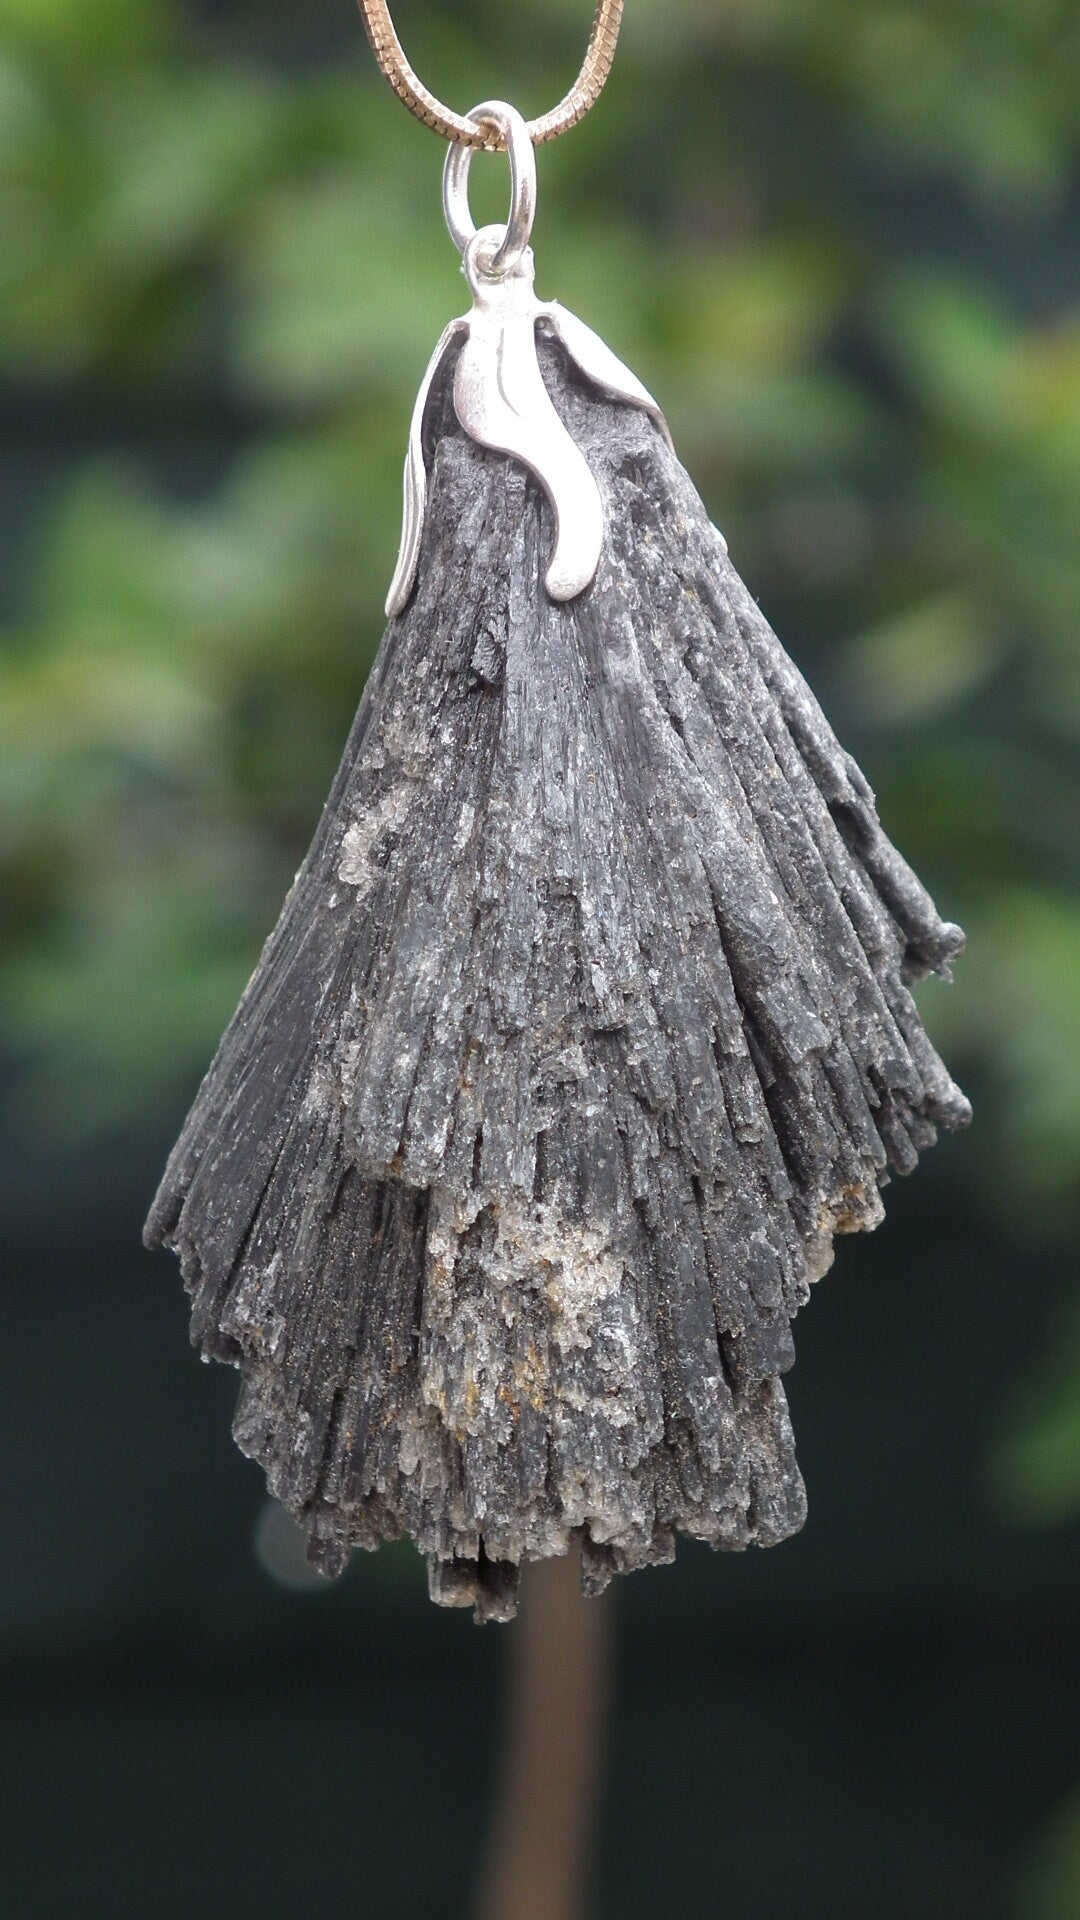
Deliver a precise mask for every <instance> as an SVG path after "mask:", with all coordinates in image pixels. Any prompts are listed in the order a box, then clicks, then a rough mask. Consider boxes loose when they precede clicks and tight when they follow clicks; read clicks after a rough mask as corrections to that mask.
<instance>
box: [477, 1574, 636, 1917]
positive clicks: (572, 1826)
mask: <svg viewBox="0 0 1080 1920" xmlns="http://www.w3.org/2000/svg"><path fill="white" fill-rule="evenodd" d="M522 1589H523V1590H522V1607H521V1613H520V1615H519V1617H518V1619H517V1620H516V1621H515V1623H514V1625H513V1626H512V1627H511V1628H510V1629H509V1633H510V1634H511V1635H512V1643H511V1648H510V1670H509V1676H508V1694H507V1705H506V1719H505V1727H504V1733H503V1756H502V1764H501V1767H500V1770H499V1776H498V1779H497V1782H496V1789H495V1807H494V1812H493V1818H492V1826H491V1833H490V1838H489V1842H488V1850H487V1857H486V1859H485V1861H484V1866H483V1871H482V1874H481V1879H480V1885H479V1888H478V1892H477V1898H476V1901H475V1904H474V1908H473V1920H585V1917H586V1913H587V1910H588V1893H589V1872H590V1865H591V1859H590V1855H591V1840H592V1830H593V1821H594V1814H595V1811H596V1803H597V1799H598V1797H599V1785H600V1764H601V1757H602V1748H603V1735H604V1723H605V1719H606V1708H607V1695H608V1654H609V1636H610V1611H611V1603H610V1596H608V1595H605V1596H604V1597H603V1598H602V1599H593V1600H585V1599H583V1598H582V1594H581V1589H580V1584H579V1567H578V1556H577V1554H576V1553H571V1554H568V1555H567V1556H566V1557H565V1558H564V1559H561V1560H544V1561H540V1562H538V1563H537V1564H536V1565H531V1566H529V1567H528V1568H527V1569H526V1572H525V1575H524V1579H523V1583H522Z"/></svg>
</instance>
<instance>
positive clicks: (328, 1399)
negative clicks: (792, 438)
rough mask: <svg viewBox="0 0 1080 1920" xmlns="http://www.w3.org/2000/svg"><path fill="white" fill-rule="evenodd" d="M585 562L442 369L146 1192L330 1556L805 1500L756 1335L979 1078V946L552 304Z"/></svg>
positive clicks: (763, 1527)
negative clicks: (916, 992)
mask: <svg viewBox="0 0 1080 1920" xmlns="http://www.w3.org/2000/svg"><path fill="white" fill-rule="evenodd" d="M541 352H542V360H543V366H544V373H545V378H546V380H547V383H548V385H549V388H550V390H551V393H552V396H553V398H554V400H555V404H556V406H557V408H558V410H559V412H560V413H561V415H562V416H563V418H564V420H565V421H566V422H567V424H568V425H569V427H570V429H571V431H572V433H573V437H574V439H575V441H576V442H577V444H578V445H579V446H580V447H581V449H582V450H583V452H584V453H585V455H586V458H587V459H588V462H589V465H590V468H591V470H592V472H593V473H594V475H595V476H596V478H597V480H598V481H599V484H600V488H601V492H602V495H603V498H604V504H605V515H606V529H607V530H606V537H605V547H604V552H603V556H602V559H601V562H600V568H599V572H598V574H597V577H596V579H595V582H594V584H593V585H592V586H591V587H590V588H589V589H588V590H587V591H586V592H584V593H582V594H581V595H579V597H578V598H576V599H574V600H572V601H569V602H568V603H566V604H563V605H556V604H554V603H553V602H552V601H551V600H549V599H548V597H547V595H546V593H545V591H544V586H543V578H544V568H545V561H546V557H547V555H548V554H549V553H550V549H551V540H552V529H551V525H550V509H549V508H548V505H547V503H546V501H545V499H544V498H543V495H542V494H541V493H540V491H539V490H538V488H537V487H536V485H535V483H534V482H533V481H532V480H531V479H530V478H529V477H528V476H527V474H526V472H525V470H524V469H523V468H522V467H521V466H519V465H516V464H515V463H514V462H512V461H510V460H508V459H506V458H505V457H504V456H502V455H500V454H497V453H492V452H489V451H485V450H483V449H481V448H480V447H478V446H477V445H475V444H474V443H473V441H471V440H470V439H469V438H467V437H466V436H465V434H464V433H463V432H462V430H461V429H460V427H459V426H458V424H457V422H456V419H455V416H454V412H453V409H452V406H451V404H450V398H449V388H448V378H447V376H446V375H445V374H444V376H443V377H442V378H441V379H440V381H439V382H438V383H437V385H436V388H435V389H434V391H433V393H432V396H431V400H430V403H429V409H428V416H427V426H426V441H427V452H428V455H429V461H430V466H431V482H430V498H429V502H428V509H427V518H426V524H425V530H424V538H423V546H422V550H421V555H420V564H419V570H418V580H417V586H416V590H415V592H414V593H413V595H412V598H411V600H410V601H409V603H408V605H407V606H406V608H405V610H404V611H403V612H402V613H401V614H400V615H399V616H398V617H397V618H395V619H394V620H392V621H391V623H390V625H389V627H388V628H387V631H386V635H385V637H384V640H383V643H382V647H381V650H380V653H379V656H378V659H377V662H376V664H375V667H374V669H373V671H372V674H371V678H370V681H369V684H368V687H367V690H366V692H365V694H364V697H363V701H362V703H361V706H360V711H359V714H358V715H357V719H356V723H355V725H354V727H353V731H352V736H351V738H350V740H349V743H348V746H347V747H346V750H345V757H344V760H343V761H342V765H341V769H340V771H339V773H338V777H337V780H336V782H335V784H334V788H333V792H332V793H331V796H330V800H329V802H328V804H327V807H326V809H325V812H324V814H323V817H322V821H321V823H320V826H319V829H318V832H317V834H316V837H315V841H314V844H313V846H312V848H311V851H310V852H309V854H308V856H307V859H306V860H305V862H304V865H303V867H302V868H301V871H300V873H299V875H298V876H297V879H296V883H295V885H294V887H293V889H292V891H291V893H290V894H289V897H288V899H287V901H286V903H285V906H284V908H283V910H282V914H281V918H280V920H279V921H278V924H277V927H276V928H275V930H274V932H273V933H272V935H271V937H270V939H269V941H268V942H267V945H266V948H265V950H264V952H263V955H262V958H261V960H260V961H259V964H258V967H257V968H256V971H255V974H254V976H253V978H252V980H251V983H250V985H249V986H248V989H247V991H246V993H245V995H244V997H243V1000H242V1001H241V1004H240V1007H239V1009H238V1010H237V1013H236V1015H235V1017H234V1019H233V1022H232V1024H231V1026H230V1027H229V1029H228V1032H227V1033H226V1035H225V1037H224V1039H223V1041H222V1043H221V1046H220V1049H219V1051H218V1054H217V1057H216V1059H215V1060H214V1063H213V1065H212V1066H211V1068H210V1071H209V1073H208V1075H207V1077H206V1079H205V1081H204V1083H203V1085H202V1088H201V1090H200V1092H199V1094H198V1097H197V1099H196V1101H195V1104H194V1106H193V1108H192V1111H191V1114H190V1115H189V1117H188V1120H187V1123H186V1125H185V1127H184V1130H183V1133H182V1135H181V1137H180V1140H179V1143H178V1144H177V1146H176V1149H175V1151H174V1153H173V1155H172V1158H171V1160H170V1162H169V1166H168V1169H167V1171H166V1173H165V1177H164V1180H163V1182H162V1185H161V1189H160V1192H159V1194H158V1196H157V1199H156V1201H155V1204H154V1208H153V1212H152V1213H151V1216H150V1220H149V1223H148V1226H147V1239H148V1242H149V1244H151V1245H159V1244H165V1245H167V1246H169V1247H172V1248H174V1249H175V1250H176V1251H177V1253H178V1254H179V1255H180V1259H181V1263H182V1269H183V1274H184V1279H185V1283H186V1285H187V1288H188V1291H189V1292H190V1294H191V1297H192V1301H193V1314H192V1337H193V1339H194V1340H195V1341H196V1342H197V1344H198V1345H199V1346H200V1347H201V1349H202V1351H203V1352H204V1353H205V1354H207V1355H210V1356H213V1357H214V1358H216V1359H220V1360H225V1361H228V1362H230V1363H232V1364H233V1365H235V1366H237V1367H239V1369H240V1371H241V1374H242V1379H243V1385H242V1389H241V1394H240V1402H239V1407H238V1411H237V1415H236V1423H235V1434H236V1439H237V1441H238V1443H239V1445H240V1446H241V1447H242V1448H243V1449H244V1451H245V1452H246V1453H248V1454H250V1455H251V1456H252V1457H253V1458H254V1459H256V1460H258V1461H260V1462H261V1463H262V1465H263V1466H264V1467H265V1469H266V1473H267V1478H268V1481H269V1485H270V1488H271V1491H272V1492H273V1493H274V1494H275V1495H276V1496H277V1497H278V1499H280V1500H281V1501H283V1502H284V1503H285V1505H286V1506H287V1507H288V1508H289V1509H290V1510H291V1511H292V1512H293V1513H295V1514H296V1515H297V1516H298V1518H299V1519H300V1520H301V1522H302V1523H303V1525H304V1526H305V1527H306V1529H307V1530H308V1533H309V1536H310V1542H311V1546H310V1551H311V1555H312V1557H313V1558H314V1560H315V1562H316V1563H317V1564H318V1565H319V1566H321V1567H322V1568H323V1569H324V1570H325V1571H326V1572H328V1573H335V1572H337V1571H339V1570H340V1568H341V1567H342V1566H343V1565H344V1563H345V1561H346V1559H347V1558H348V1555H349V1552H350V1549H351V1548H353V1547H357V1546H361V1547H374V1546H376V1545H377V1544H378V1542H379V1541H380V1540H381V1539H386V1538H392V1537H395V1536H397V1535H399V1534H401V1533H407V1534H410V1535H411V1536H412V1537H413V1539H414V1540H415V1541H416V1542H417V1544H418V1545H419V1547H420V1548H421V1549H422V1551H423V1552H424V1553H425V1554H426V1555H427V1556H428V1560H429V1565H430V1572H431V1590H432V1594H433V1597H434V1598H435V1599H437V1600H440V1601H443V1602H446V1603H450V1604H454V1605H458V1604H472V1605H474V1606H475V1608H476V1611H477V1616H478V1617H479V1618H495V1619H505V1618H507V1617H509V1615H510V1614H512V1613H513V1610H514V1599H515V1589H516V1583H517V1575H518V1568H519V1565H520V1563H521V1561H522V1560H524V1559H535V1558H540V1557H545V1556H548V1555H552V1554H559V1553H563V1552H566V1551H567V1549H568V1547H569V1546H570V1545H571V1544H576V1545H578V1546H580V1550H581V1556H582V1567H583V1577H584V1580H585V1584H586V1587H587V1588H588V1589H590V1590H593V1591H595V1590H598V1589H600V1588H601V1587H603V1586H604V1585H606V1583H607V1582H608V1580H609V1578H610V1577H611V1575H612V1574H613V1573H615V1572H620V1571H625V1570H628V1569H631V1568H636V1567H642V1566H648V1565H650V1564H655V1563H657V1562H660V1561H666V1560H670V1559H671V1558H672V1556H673V1554H674V1551H675V1540H676V1536H677V1535H678V1534H679V1533H685V1534H689V1535H692V1536H693V1537H694V1538H696V1539H701V1540H707V1541H708V1542H710V1544H711V1545H713V1546H716V1547H728V1548H737V1547H745V1546H748V1545H751V1544H758V1545H770V1544H772V1543H773V1542H775V1541H778V1540H781V1539H783V1538H784V1537H785V1536H786V1535H787V1534H790V1533H793V1532H794V1531H795V1530H796V1529H797V1528H798V1527H800V1526H801V1524H802V1521H803V1518H804V1513H805V1501H804V1493H803V1486H802V1481H801V1478H800V1475H799V1471H798V1467H797V1465H796V1461H795V1453H794V1447H793V1442H792V1433H791V1427H790V1423H789V1419H788V1412H787V1406H786V1402H785V1398H784V1393H783V1389H782V1386H781V1382H780V1376H781V1375H782V1374H783V1372H784V1370H785V1369H786V1368H787V1367H788V1366H790V1364H791V1361H792V1358H793V1346H792V1338H791V1321H792V1319H793V1317H794V1315H795V1313H796V1311H797V1309H798V1308H799V1307H800V1306H801V1305H802V1304H803V1302H804V1301H805V1299H806V1297H807V1291H808V1287H809V1284H810V1282H811V1281H812V1280H815V1279H817V1278H818V1276H819V1275H820V1274H822V1273H823V1272H824V1271H825V1269H826V1267H827V1266H828V1265H829V1263H830V1261H831V1259H832V1243H833V1236H834V1235H835V1234H837V1233H849V1232H852V1231H854V1230H856V1229H859V1228H870V1227H874V1226H876V1224H877V1223H878V1221H879V1220H880V1219H881V1216H882V1207H881V1198H880V1189H881V1187H882V1185H883V1184H884V1183H885V1180H886V1175H887V1172H888V1169H890V1168H894V1169H896V1170H898V1171H899V1172H903V1173H906V1172H908V1171H910V1169H911V1168H912V1167H913V1166H914V1165H915V1162H916V1159H917V1157H918V1154H919V1152H920V1151H921V1149H922V1148H924V1147H926V1146H929V1145H930V1144H931V1142H932V1141H933V1140H934V1138H935V1129H936V1128H937V1127H939V1126H945V1127H958V1126H962V1125H963V1124H964V1123H965V1122H966V1121H967V1119H968V1118H969V1108H968V1105H967V1102H966V1100H965V1099H964V1097H963V1095H962V1094H961V1093H960V1092H959V1091H958V1089H957V1088H956V1087H955V1086H954V1084H953V1082H952V1081H951V1080H950V1078H949V1075H948V1073H947V1072H946V1070H945V1068H944V1066H943V1065H942V1063H941V1061H940V1059H939V1058H938V1056H937V1054H936V1053H935V1051H934V1049H933V1047H932V1046H931V1045H930V1042H929V1040H928V1039H927V1037H926V1034H925V1032H924V1030H923V1027H922V1024H921V1022H920V1020H919V1016H918V1014H917V1012H916V1009H915V1006H914V1003H913V1001H912V998H911V995H910V992H909V990H908V982H910V981H911V980H913V979H918V978H919V977H920V976H922V975H924V974H926V973H929V972H936V973H941V974H946V975H947V972H948V965H949V961H950V960H951V958H952V956H953V955H954V954H955V953H957V952H958V951H959V949H960V947H961V945H962V935H961V933H960V931H959V929H958V928H957V927H955V926H952V925H950V924H948V923H947V922H943V921H942V920H940V919H939V917H938V915H937V913H936V911H935V909H934V906H933V903H932V901H931V900H930V898H929V895H928V894H927V893H926V891H925V889H924V888H923V887H922V886H921V885H920V883H919V881H918V880H917V879H916V877H915V875H914V874H913V873H912V872H911V870H910V868H909V867H908V866H907V865H906V864H905V863H904V861H903V860H902V859H901V858H900V856H899V854H898V853H897V852H896V851H895V849H894V848H893V847H892V846H891V845H890V843H889V841H888V840H887V839H886V838H885V836H884V834H883V833H882V830H881V828H880V826H879V824H878V819H877V814H876V812H875V809H874V801H873V796H872V794H871V791H870V788H869V786H868V785H867V782H866V780H865V779H864V778H863V775H862V774H861V773H860V771H859V769H858V767H857V766H856V765H855V764H854V762H853V761H852V760H851V758H850V757H849V756H848V755H847V754H846V753H845V752H844V751H843V749H842V748H841V747H840V746H839V744H838V743H837V741H836V739H835V737H834V735H833V734H832V732H831V730H830V728H829V726H828V724H827V722H826V720H825V718H824V716H823V714H822V712H821V709H820V707H819V706H818V704H817V702H816V700H815V699H814V697H813V695H812V694H811V692H810V691H809V689H808V687H807V686H806V683H805V682H804V680H803V679H802V677H801V675H800V674H799V672H798V670H797V669H796V667H795V666H794V665H793V664H792V662H791V660H790V659H789V658H788V657H787V655H786V654H785V652H784V650H783V648H782V647H781V646H780V643H779V641H778V640H777V639H776V637H775V635H774V634H773V633H772V631H771V630H770V628H769V626H768V624H767V622H766V620H765V619H764V618H763V616H762V614H761V612H760V611H759V609H758V607H757V606H756V604H755V602H754V601H753V599H752V598H751V596H750V594H749V593H748V592H747V590H746V588H745V587H744V586H743V583H742V581H741V580H740V579H739V577H738V575H737V574H736V573H735V571H734V569H733V567H732V566H731V563H730V561H729V559H728V556H727V552H726V549H725V546H724V543H723V541H722V540H721V538H720V536H719V535H718V534H717V532H716V531H715V529H714V528H713V527H712V526H711V525H710V522H709V520H708V517H707V515H706V514H705V511H704V509H703V507H702V505H701V502H700V500H699V499H698V496H697V494H696V493H695V491H694V489H693V487H692V485H691V483H690V481H689V479H688V478H687V476H686V474H685V473H684V471H683V469H682V468H681V466H680V465H679V463H678V461H677V459H676V458H675V456H674V455H673V453H672V452H671V450H670V448H669V446H668V444H667V442H666V441H665V439H664V437H663V435H662V433H661V432H660V430H659V428H658V427H657V425H656V424H655V423H654V421H653V420H652V419H651V418H650V417H649V416H648V415H647V414H645V413H644V412H642V411H640V410H638V409H635V408H633V407H629V406H622V405H619V404H617V403H615V402H613V401H611V400H608V399H604V398H601V397H599V396H598V394H597V392H596V391H595V389H590V388H589V387H588V386H587V385H586V384H585V383H584V382H583V381H582V380H580V379H579V378H578V377H577V376H576V375H575V373H574V370H573V368H572V366H571V365H570V363H569V362H568V361H567V360H566V358H565V357H564V355H563V352H562V350H561V348H559V347H558V346H556V345H555V344H554V343H548V344H546V345H545V346H543V347H542V349H541Z"/></svg>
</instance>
